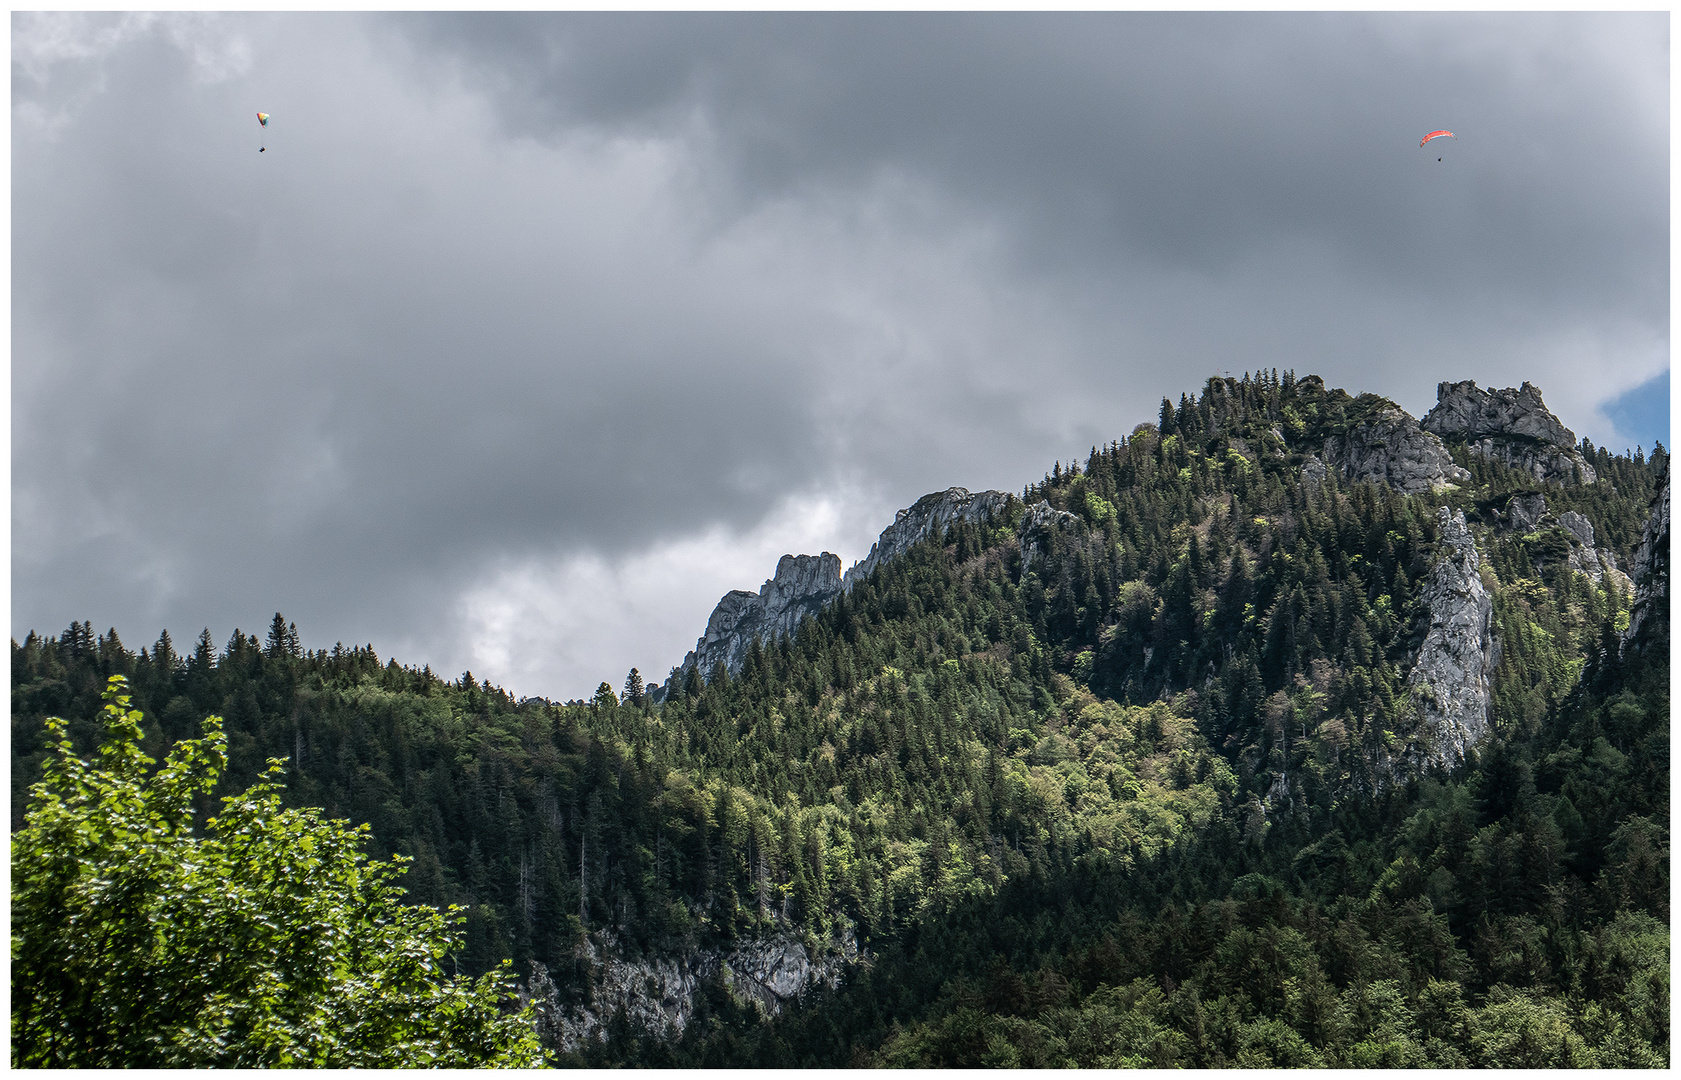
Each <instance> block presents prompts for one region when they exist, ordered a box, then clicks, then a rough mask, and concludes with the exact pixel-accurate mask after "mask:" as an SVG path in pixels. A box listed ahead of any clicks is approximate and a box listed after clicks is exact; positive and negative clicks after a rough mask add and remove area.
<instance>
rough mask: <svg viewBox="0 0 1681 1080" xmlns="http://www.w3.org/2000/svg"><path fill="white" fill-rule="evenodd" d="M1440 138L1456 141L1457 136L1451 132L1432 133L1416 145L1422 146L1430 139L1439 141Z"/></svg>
mask: <svg viewBox="0 0 1681 1080" xmlns="http://www.w3.org/2000/svg"><path fill="white" fill-rule="evenodd" d="M1441 138H1449V139H1458V138H1459V136H1458V135H1455V134H1454V133H1453V132H1451V131H1432V132H1431V133H1430V134H1428V135H1426V136H1425V137H1424V138H1422V139H1420V140H1418V145H1420V146H1423V145H1424V144H1425V143H1427V142H1429V141H1430V140H1431V139H1441Z"/></svg>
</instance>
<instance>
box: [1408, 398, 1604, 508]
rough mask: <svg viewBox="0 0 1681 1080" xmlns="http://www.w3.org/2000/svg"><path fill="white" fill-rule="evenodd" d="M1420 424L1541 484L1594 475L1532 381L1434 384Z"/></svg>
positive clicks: (1584, 479) (1591, 478) (1571, 435)
mask: <svg viewBox="0 0 1681 1080" xmlns="http://www.w3.org/2000/svg"><path fill="white" fill-rule="evenodd" d="M1422 425H1423V427H1424V430H1425V431H1428V432H1431V433H1433V434H1435V435H1439V436H1441V437H1442V438H1444V439H1451V440H1455V441H1462V442H1464V443H1465V445H1466V446H1467V447H1468V448H1469V449H1470V451H1471V452H1472V453H1474V454H1477V455H1479V456H1481V457H1485V458H1488V459H1489V460H1491V461H1498V462H1501V463H1502V464H1505V465H1509V466H1511V467H1512V468H1514V469H1519V470H1522V471H1523V472H1527V473H1529V474H1530V475H1531V476H1533V477H1535V479H1537V480H1539V481H1541V482H1542V483H1545V484H1564V483H1575V482H1580V483H1584V484H1591V483H1593V482H1594V481H1595V480H1597V479H1598V477H1597V476H1596V475H1595V473H1594V471H1593V466H1591V465H1589V464H1588V463H1587V461H1586V459H1584V458H1583V457H1582V452H1581V451H1580V450H1578V449H1577V448H1576V436H1575V434H1574V433H1572V432H1571V430H1570V429H1569V428H1567V427H1565V426H1564V425H1563V424H1562V423H1560V422H1559V419H1558V417H1556V416H1554V415H1553V414H1552V412H1551V411H1550V410H1548V408H1547V406H1546V404H1545V403H1544V402H1543V401H1542V400H1541V391H1540V390H1539V389H1537V388H1536V386H1535V385H1534V384H1533V383H1528V382H1526V383H1524V384H1523V385H1522V386H1520V387H1518V388H1516V389H1513V388H1511V387H1507V388H1506V389H1504V390H1480V389H1478V388H1477V384H1476V383H1475V382H1473V381H1471V380H1466V381H1465V382H1456V383H1448V382H1444V383H1438V384H1436V407H1435V408H1433V409H1431V410H1430V411H1429V412H1428V413H1425V414H1424V420H1423V421H1422Z"/></svg>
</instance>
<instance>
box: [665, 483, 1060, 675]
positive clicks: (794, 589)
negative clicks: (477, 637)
mask: <svg viewBox="0 0 1681 1080" xmlns="http://www.w3.org/2000/svg"><path fill="white" fill-rule="evenodd" d="M1010 499H1011V496H1010V494H1009V493H1008V492H1004V491H982V492H978V493H974V494H971V493H970V492H969V491H968V490H966V489H964V488H960V487H954V488H947V489H946V490H945V491H937V492H934V493H933V494H930V495H924V496H923V497H922V498H920V499H918V500H917V501H916V502H915V503H914V504H912V505H911V506H910V507H909V508H907V509H904V510H901V511H899V513H898V514H897V515H896V516H895V517H894V520H893V524H891V525H889V526H888V527H887V528H886V529H883V530H882V532H881V535H880V536H879V537H878V538H877V539H876V542H875V543H874V544H873V545H871V547H870V553H869V554H868V555H866V556H865V557H864V558H863V559H860V560H859V561H858V562H856V563H854V564H853V565H852V567H851V569H849V570H847V572H846V574H845V576H844V577H843V576H842V574H841V572H840V557H839V556H836V555H831V554H830V553H829V552H827V551H825V552H824V553H823V554H821V555H784V556H782V559H781V560H780V561H779V562H778V563H777V564H776V576H775V577H773V578H771V579H770V580H769V581H767V582H765V583H764V585H763V586H761V587H760V589H759V591H758V592H757V593H751V592H747V591H746V590H744V589H736V590H733V591H731V592H729V593H726V594H725V595H724V598H723V599H722V600H719V601H718V606H717V607H715V608H713V609H712V616H711V618H709V619H707V620H706V633H704V634H702V635H701V637H700V640H699V641H697V642H695V647H694V649H693V650H691V651H690V652H689V654H688V655H687V656H685V657H684V658H683V662H682V663H681V664H679V665H678V666H677V667H674V668H672V669H671V676H670V678H669V679H667V680H666V682H665V684H664V685H663V686H659V687H656V688H654V689H653V690H652V691H651V692H652V694H653V697H654V700H655V701H656V702H658V701H663V700H665V699H666V697H668V696H669V695H670V694H672V693H673V692H675V691H676V690H677V689H678V688H679V687H681V686H682V685H683V683H684V682H685V681H686V680H687V679H688V676H689V672H691V671H698V672H699V673H700V675H701V677H702V678H709V677H710V676H711V674H712V670H713V668H714V667H716V666H717V665H718V664H720V663H722V664H723V665H724V668H725V670H727V671H729V672H730V673H731V674H736V673H738V672H740V671H741V665H742V663H743V662H744V661H745V660H746V659H747V653H748V650H749V649H751V648H752V645H753V642H754V641H758V642H760V643H766V642H771V641H775V640H776V639H777V638H778V637H779V636H781V635H784V634H792V633H793V632H794V631H795V630H797V629H799V625H800V622H801V621H802V620H803V619H804V618H805V617H806V616H807V615H815V614H817V613H818V612H819V611H822V610H823V608H824V606H825V605H827V604H828V603H829V602H830V601H832V600H834V599H835V597H837V596H839V595H840V594H841V593H842V592H843V591H850V590H851V588H852V587H853V586H854V585H856V584H857V583H858V582H860V581H862V580H863V579H864V578H865V577H867V576H869V573H870V571H872V570H874V569H875V568H876V567H878V566H880V565H882V564H883V563H886V562H890V561H892V560H893V559H896V558H898V557H899V556H900V555H903V554H904V553H905V552H906V551H908V550H909V549H910V548H911V546H912V545H914V544H916V543H918V542H920V541H922V540H925V539H927V538H928V537H930V536H939V535H940V534H941V533H943V532H944V531H945V530H946V529H947V528H948V527H949V526H951V525H953V524H956V523H957V522H960V521H966V522H982V521H986V520H987V519H988V518H990V517H992V516H993V515H995V514H1001V513H1004V512H1005V511H1006V510H1008V509H1009V506H1010ZM1070 516H1072V515H1070Z"/></svg>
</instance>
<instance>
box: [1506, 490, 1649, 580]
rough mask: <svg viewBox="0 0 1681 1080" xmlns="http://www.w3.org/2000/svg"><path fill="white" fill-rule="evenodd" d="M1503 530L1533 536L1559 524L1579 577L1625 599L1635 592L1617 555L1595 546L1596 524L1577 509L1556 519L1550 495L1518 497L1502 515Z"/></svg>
mask: <svg viewBox="0 0 1681 1080" xmlns="http://www.w3.org/2000/svg"><path fill="white" fill-rule="evenodd" d="M1499 518H1500V523H1501V525H1502V527H1503V528H1506V529H1510V530H1513V531H1515V532H1522V533H1532V532H1538V531H1540V530H1541V529H1544V528H1546V527H1548V525H1549V524H1557V525H1558V528H1559V530H1560V531H1561V532H1563V533H1564V537H1565V540H1566V541H1567V542H1568V543H1569V545H1570V554H1569V555H1568V556H1567V559H1566V565H1567V566H1569V567H1570V569H1572V570H1574V571H1576V572H1577V573H1579V574H1586V575H1587V576H1588V577H1590V578H1592V579H1593V582H1594V584H1596V585H1600V584H1604V583H1605V581H1606V579H1607V578H1609V579H1610V581H1611V583H1612V584H1613V585H1615V586H1617V587H1618V588H1619V589H1621V590H1622V592H1623V594H1624V595H1625V596H1627V595H1629V594H1630V593H1632V592H1633V591H1634V583H1633V582H1631V581H1630V580H1629V578H1628V575H1627V574H1625V573H1623V571H1622V570H1621V569H1620V568H1619V567H1618V566H1617V553H1616V552H1614V551H1612V550H1611V549H1610V548H1596V547H1594V533H1593V522H1591V521H1589V520H1588V519H1587V518H1586V517H1584V516H1583V515H1581V514H1579V513H1577V512H1576V511H1574V510H1566V511H1565V512H1564V513H1562V514H1560V515H1558V517H1557V519H1556V520H1555V519H1554V518H1553V517H1552V514H1551V512H1550V511H1549V510H1548V509H1547V499H1546V496H1544V495H1542V494H1541V493H1540V492H1538V491H1537V492H1529V493H1528V494H1524V495H1514V496H1512V498H1511V500H1510V501H1509V502H1508V503H1507V504H1506V512H1505V513H1504V514H1501V515H1499Z"/></svg>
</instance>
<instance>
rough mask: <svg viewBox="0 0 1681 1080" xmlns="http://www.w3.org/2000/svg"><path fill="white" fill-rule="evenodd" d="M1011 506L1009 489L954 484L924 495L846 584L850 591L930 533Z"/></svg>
mask: <svg viewBox="0 0 1681 1080" xmlns="http://www.w3.org/2000/svg"><path fill="white" fill-rule="evenodd" d="M1009 506H1010V494H1009V492H1007V491H982V492H977V493H975V494H970V493H969V491H968V489H967V488H960V487H954V488H947V489H946V490H944V491H937V492H934V493H933V494H931V495H924V496H923V497H922V498H920V499H918V500H916V502H915V503H913V504H911V506H910V508H909V509H906V510H901V511H899V513H898V515H897V516H895V517H894V519H893V524H891V525H889V526H888V527H887V528H885V529H883V530H882V531H881V536H880V537H879V538H878V539H877V540H876V542H875V543H874V544H872V545H871V546H870V553H869V554H868V555H866V556H864V557H863V558H862V559H860V560H859V561H858V562H856V563H854V564H853V565H852V568H851V569H849V570H847V572H846V576H845V577H844V578H843V579H842V586H843V587H844V588H845V589H846V590H847V591H848V592H850V591H852V586H854V585H856V584H857V583H858V582H860V581H862V580H864V579H865V578H867V577H869V576H870V571H872V570H874V569H875V568H876V567H878V566H880V565H881V564H882V563H885V562H890V561H891V560H893V559H897V558H898V557H899V556H901V555H903V554H904V553H905V552H906V551H908V550H909V549H910V547H911V545H913V544H916V543H918V542H920V541H922V540H926V539H927V538H928V537H930V536H938V535H940V534H941V533H943V532H944V531H945V530H946V529H947V528H949V527H950V526H952V525H954V524H956V523H957V522H960V521H967V522H981V521H985V520H986V519H987V518H989V517H992V516H993V515H994V514H1001V513H1003V512H1004V511H1005V510H1007V509H1009Z"/></svg>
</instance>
